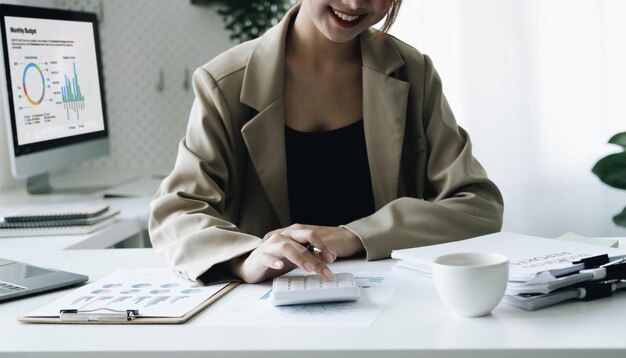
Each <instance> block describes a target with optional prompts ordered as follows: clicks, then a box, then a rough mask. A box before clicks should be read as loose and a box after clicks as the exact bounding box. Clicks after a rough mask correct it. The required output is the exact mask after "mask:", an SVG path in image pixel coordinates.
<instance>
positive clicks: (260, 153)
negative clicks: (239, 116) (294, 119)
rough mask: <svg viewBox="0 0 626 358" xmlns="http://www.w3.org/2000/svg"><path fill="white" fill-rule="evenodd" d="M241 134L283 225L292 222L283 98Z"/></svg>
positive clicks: (254, 120) (244, 128) (261, 114)
mask: <svg viewBox="0 0 626 358" xmlns="http://www.w3.org/2000/svg"><path fill="white" fill-rule="evenodd" d="M241 133H242V135H243V138H244V141H245V142H246V146H247V147H248V153H249V154H250V159H251V160H252V162H253V164H254V168H255V169H256V172H257V175H258V176H259V179H260V180H261V183H262V184H263V188H264V189H265V193H266V194H267V197H268V198H269V200H270V202H271V203H272V206H273V207H274V211H275V212H276V215H277V216H278V219H279V220H280V223H281V225H282V226H283V227H287V226H289V225H291V214H290V209H289V193H288V191H287V157H286V155H285V135H284V133H285V119H284V109H283V101H282V97H281V98H280V99H279V100H277V101H276V102H274V103H272V104H271V105H269V106H268V107H266V108H265V109H264V110H263V111H261V112H260V113H259V114H257V115H256V116H255V117H254V118H252V119H251V120H250V121H249V122H248V123H246V124H245V125H244V126H243V128H242V130H241Z"/></svg>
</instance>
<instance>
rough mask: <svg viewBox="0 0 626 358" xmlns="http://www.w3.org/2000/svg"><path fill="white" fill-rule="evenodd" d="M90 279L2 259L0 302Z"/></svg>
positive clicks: (0, 262)
mask: <svg viewBox="0 0 626 358" xmlns="http://www.w3.org/2000/svg"><path fill="white" fill-rule="evenodd" d="M88 279H89V277H87V276H85V275H79V274H75V273H71V272H65V271H60V270H55V269H51V268H43V267H39V266H33V265H29V264H26V263H23V262H17V261H12V260H6V259H2V258H0V302H2V301H6V300H10V299H13V298H17V297H21V296H26V295H32V294H36V293H41V292H45V291H50V290H54V289H57V288H61V287H66V286H71V285H75V284H78V283H83V282H86V281H87V280H88Z"/></svg>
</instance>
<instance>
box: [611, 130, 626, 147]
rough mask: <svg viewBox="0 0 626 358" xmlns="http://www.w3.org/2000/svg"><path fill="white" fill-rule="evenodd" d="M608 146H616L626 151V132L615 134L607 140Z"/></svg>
mask: <svg viewBox="0 0 626 358" xmlns="http://www.w3.org/2000/svg"><path fill="white" fill-rule="evenodd" d="M609 143H610V144H617V145H619V146H620V147H622V148H624V149H625V150H626V132H622V133H617V134H616V135H614V136H613V137H611V139H609Z"/></svg>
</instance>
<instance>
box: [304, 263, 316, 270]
mask: <svg viewBox="0 0 626 358" xmlns="http://www.w3.org/2000/svg"><path fill="white" fill-rule="evenodd" d="M304 268H305V269H306V270H307V271H309V272H311V271H313V270H315V266H313V264H312V263H310V262H305V263H304Z"/></svg>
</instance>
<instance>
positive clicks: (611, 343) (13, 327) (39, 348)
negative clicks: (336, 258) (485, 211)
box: [0, 249, 626, 358]
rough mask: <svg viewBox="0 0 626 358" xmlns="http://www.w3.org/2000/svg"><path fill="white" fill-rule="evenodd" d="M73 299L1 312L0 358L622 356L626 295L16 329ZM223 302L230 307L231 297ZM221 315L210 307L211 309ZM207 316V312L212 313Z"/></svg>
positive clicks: (76, 258)
mask: <svg viewBox="0 0 626 358" xmlns="http://www.w3.org/2000/svg"><path fill="white" fill-rule="evenodd" d="M2 255H3V256H6V257H8V258H12V259H19V260H23V261H30V262H33V263H37V264H40V265H48V266H53V267H57V268H60V269H65V270H69V271H75V272H80V273H84V274H88V275H89V276H90V277H91V278H92V279H97V278H99V277H101V276H103V275H105V274H107V273H109V272H110V271H112V270H113V269H115V268H117V267H156V266H163V263H162V261H161V260H160V258H159V257H157V256H156V254H155V253H154V252H153V251H152V250H150V249H118V250H84V251H83V250H72V251H60V252H57V253H54V254H53V255H50V254H47V253H44V252H28V251H23V250H15V251H6V252H5V251H3V252H2ZM391 264H392V260H383V261H376V262H365V261H347V262H339V263H335V264H333V269H334V270H336V271H344V270H345V271H349V270H374V271H376V270H385V269H388V268H389V266H390V265H391ZM66 292H67V291H61V292H54V293H49V294H45V295H42V296H35V297H31V298H26V299H22V300H18V301H13V302H7V303H3V304H0V332H1V334H0V356H10V357H34V356H44V355H45V356H46V357H64V358H65V357H112V356H114V357H116V358H123V357H176V356H180V354H181V353H183V354H184V356H185V357H207V356H219V357H255V358H258V357H342V358H346V357H359V358H365V357H381V356H388V357H418V356H426V357H481V358H482V357H487V358H489V357H494V358H495V357H498V358H501V357H507V358H517V357H520V358H521V357H523V358H528V357H533V358H535V357H563V358H565V357H567V358H578V357H580V358H582V357H585V358H587V357H594V358H605V357H616V358H617V357H620V358H623V357H625V356H626V339H625V338H626V337H625V336H626V328H624V324H623V323H622V321H623V317H624V315H625V313H624V309H625V308H626V293H617V294H616V295H615V296H613V297H611V298H606V299H602V300H597V301H592V302H572V303H567V304H563V305H561V306H556V307H552V308H548V309H545V310H542V311H537V312H525V311H522V310H519V309H516V308H513V307H510V306H506V305H500V306H498V307H497V308H496V309H495V310H494V311H493V314H492V315H491V316H488V317H483V318H473V319H472V318H458V317H455V316H452V315H451V314H450V313H449V312H448V311H447V310H446V309H445V308H444V306H443V305H442V303H440V301H439V300H438V298H437V296H436V292H435V289H434V287H433V286H430V285H428V284H424V283H420V282H417V281H413V280H406V281H405V282H404V283H403V285H402V286H401V287H400V289H399V290H398V291H397V292H396V294H395V296H394V297H393V299H392V300H391V302H390V304H389V305H388V306H387V307H386V309H385V310H384V311H383V312H382V313H381V315H380V316H379V317H378V319H377V320H376V321H375V322H374V323H373V324H372V326H371V327H369V328H301V329H294V328H276V327H267V328H241V327H239V328H237V327H235V328H233V327H213V326H209V325H207V324H206V323H203V319H202V316H203V313H200V315H199V316H198V317H196V318H195V319H192V320H191V321H189V322H187V323H185V324H183V325H169V326H168V325H153V326H150V325H135V326H130V325H128V326H124V325H114V326H105V325H32V324H22V323H19V322H18V321H16V319H15V318H16V316H19V315H22V314H25V313H27V312H29V311H31V310H33V309H35V308H37V307H39V306H41V305H43V304H45V303H47V302H49V301H51V300H53V299H55V298H57V297H59V296H60V295H63V294H65V293H66ZM223 299H224V300H227V299H228V295H226V296H225V297H224V298H223ZM212 308H213V307H209V308H208V310H211V309H212ZM205 312H206V311H205Z"/></svg>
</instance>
